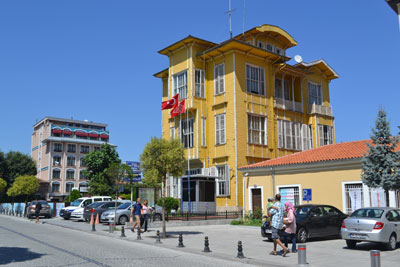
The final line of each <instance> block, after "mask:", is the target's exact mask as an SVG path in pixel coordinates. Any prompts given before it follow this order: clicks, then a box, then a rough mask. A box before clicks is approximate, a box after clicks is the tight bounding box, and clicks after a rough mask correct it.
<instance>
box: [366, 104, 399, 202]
mask: <svg viewBox="0 0 400 267" xmlns="http://www.w3.org/2000/svg"><path fill="white" fill-rule="evenodd" d="M370 137H371V141H372V144H367V146H368V150H367V154H364V157H363V159H362V174H361V177H362V181H363V183H365V184H366V185H367V186H369V187H371V188H378V187H379V188H383V190H385V195H386V206H389V191H390V190H397V189H400V169H399V167H400V166H399V163H400V161H399V160H400V157H399V154H398V153H397V152H396V147H397V144H398V142H399V138H398V137H396V136H392V135H391V133H390V124H389V122H388V120H387V117H386V112H385V111H384V110H383V109H382V108H379V111H378V117H377V119H376V121H375V128H373V129H372V135H371V136H370Z"/></svg>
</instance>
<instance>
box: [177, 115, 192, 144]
mask: <svg viewBox="0 0 400 267" xmlns="http://www.w3.org/2000/svg"><path fill="white" fill-rule="evenodd" d="M184 123H186V125H185V127H183V124H184ZM180 124H181V127H180V136H181V141H182V143H183V146H184V148H193V147H194V118H189V119H182V120H181V123H180ZM187 124H189V127H188V125H187ZM190 125H191V127H190ZM188 128H189V132H188V133H186V131H187V130H188ZM184 136H189V141H188V146H187V147H186V146H185V140H184V138H183V137H184Z"/></svg>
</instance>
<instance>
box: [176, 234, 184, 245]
mask: <svg viewBox="0 0 400 267" xmlns="http://www.w3.org/2000/svg"><path fill="white" fill-rule="evenodd" d="M178 241H179V243H178V248H184V247H185V246H184V245H183V237H182V234H179V238H178Z"/></svg>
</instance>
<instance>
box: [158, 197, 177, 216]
mask: <svg viewBox="0 0 400 267" xmlns="http://www.w3.org/2000/svg"><path fill="white" fill-rule="evenodd" d="M157 205H158V206H162V198H160V199H159V200H158V201H157ZM178 207H179V199H177V198H173V197H166V198H165V209H166V210H167V212H168V213H170V212H171V210H172V209H173V210H177V209H178Z"/></svg>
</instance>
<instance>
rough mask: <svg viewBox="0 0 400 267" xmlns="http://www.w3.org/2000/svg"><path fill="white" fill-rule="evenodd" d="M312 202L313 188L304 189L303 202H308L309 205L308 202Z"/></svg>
mask: <svg viewBox="0 0 400 267" xmlns="http://www.w3.org/2000/svg"><path fill="white" fill-rule="evenodd" d="M311 200H312V191H311V188H307V189H303V201H307V204H308V202H309V201H311Z"/></svg>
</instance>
